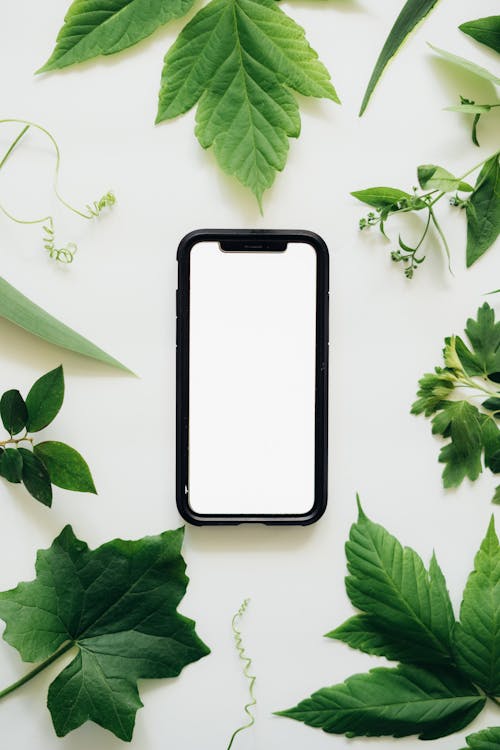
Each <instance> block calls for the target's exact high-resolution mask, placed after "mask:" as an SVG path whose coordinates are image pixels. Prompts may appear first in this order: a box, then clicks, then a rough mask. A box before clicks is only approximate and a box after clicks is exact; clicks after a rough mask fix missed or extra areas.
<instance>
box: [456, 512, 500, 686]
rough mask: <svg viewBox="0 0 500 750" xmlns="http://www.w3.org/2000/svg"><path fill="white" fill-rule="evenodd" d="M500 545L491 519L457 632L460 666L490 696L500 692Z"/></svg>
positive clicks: (471, 576)
mask: <svg viewBox="0 0 500 750" xmlns="http://www.w3.org/2000/svg"><path fill="white" fill-rule="evenodd" d="M499 613H500V545H499V543H498V537H497V535H496V532H495V523H494V521H493V518H492V519H491V523H490V526H489V528H488V532H487V534H486V538H485V539H484V541H483V543H482V545H481V549H480V550H479V552H478V553H477V555H476V560H475V565H474V570H473V572H472V573H471V574H470V576H469V580H468V581H467V585H466V587H465V591H464V596H463V600H462V606H461V608H460V623H458V624H457V627H456V632H455V642H456V656H457V662H458V664H459V666H460V669H461V670H462V671H463V673H464V674H466V675H467V676H468V677H469V679H470V680H472V681H473V682H474V683H475V684H476V685H479V687H480V688H482V689H483V690H484V692H485V693H486V694H487V695H493V696H499V695H500V618H499Z"/></svg>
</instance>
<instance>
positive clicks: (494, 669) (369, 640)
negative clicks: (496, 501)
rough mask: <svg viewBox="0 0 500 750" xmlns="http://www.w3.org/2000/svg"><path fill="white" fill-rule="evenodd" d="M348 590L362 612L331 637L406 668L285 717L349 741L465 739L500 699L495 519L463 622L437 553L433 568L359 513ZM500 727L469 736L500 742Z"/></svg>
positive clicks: (477, 744)
mask: <svg viewBox="0 0 500 750" xmlns="http://www.w3.org/2000/svg"><path fill="white" fill-rule="evenodd" d="M346 556H347V567H348V571H349V575H348V576H347V578H346V582H345V583H346V591H347V594H348V596H349V599H350V600H351V602H352V604H353V606H354V607H356V608H357V609H358V610H360V614H357V615H355V616H354V617H352V618H350V619H349V620H347V621H346V622H345V623H344V624H343V625H340V627H338V628H336V629H335V630H333V631H331V632H330V633H328V634H327V637H329V638H333V639H335V640H338V641H342V642H343V643H346V644H347V645H348V646H350V647H351V648H355V649H358V650H360V651H363V652H364V653H366V654H372V655H376V656H383V657H385V658H386V659H388V660H389V661H398V662H400V663H399V664H398V665H397V666H396V667H391V668H387V667H379V668H375V669H372V670H370V671H369V672H367V673H365V674H357V675H353V676H352V677H349V678H348V679H347V680H345V682H343V683H341V684H339V685H334V686H332V687H325V688H322V689H320V690H318V691H317V692H315V693H313V695H312V696H311V697H310V698H307V699H305V700H303V701H301V702H300V703H299V704H298V705H297V706H295V707H293V708H290V709H288V710H285V711H279V712H278V714H279V715H281V716H286V717H289V718H292V719H295V720H297V721H301V722H304V723H305V724H307V725H309V726H312V727H320V728H321V729H323V730H324V731H325V732H330V733H333V734H345V735H346V736H347V737H359V736H367V737H370V736H377V737H379V736H394V737H406V736H409V735H418V736H419V738H420V739H423V740H424V739H425V740H430V739H436V738H438V737H444V736H446V735H449V734H452V733H453V732H457V731H459V730H461V729H463V728H464V727H466V726H467V725H468V724H470V722H471V721H473V719H474V718H475V717H476V716H477V715H478V714H479V713H480V712H481V711H482V709H483V707H484V706H485V704H486V700H487V698H488V697H491V698H492V699H494V700H495V702H496V697H497V696H498V695H500V656H499V654H500V650H499V648H500V596H499V592H500V545H499V542H498V537H497V535H496V532H495V526H494V521H493V518H492V520H491V523H490V525H489V528H488V531H487V534H486V537H485V539H484V541H483V543H482V545H481V548H480V550H479V552H478V553H477V556H476V559H475V564H474V570H473V571H472V573H471V574H470V576H469V578H468V581H467V584H466V586H465V590H464V593H463V598H462V604H461V607H460V618H459V620H458V621H456V619H455V615H454V612H453V608H452V604H451V601H450V597H449V593H448V590H447V587H446V581H445V578H444V576H443V573H442V571H441V568H440V567H439V564H438V562H437V559H436V557H435V555H433V557H432V559H431V562H430V565H429V567H428V568H426V567H425V565H424V563H423V561H422V559H421V558H420V556H419V555H418V554H417V553H416V552H415V551H414V550H413V549H411V548H408V547H403V546H402V545H401V544H400V543H399V541H398V540H397V539H396V538H395V537H394V536H392V535H391V534H389V532H388V531H387V530H386V529H384V528H383V527H382V526H380V525H378V524H375V523H373V522H372V521H371V520H370V519H369V518H367V516H366V515H365V514H364V512H363V510H362V509H361V506H359V516H358V520H357V522H356V523H355V524H353V526H352V527H351V531H350V535H349V541H348V542H347V544H346ZM498 733H499V729H498V728H497V729H491V730H487V731H486V732H484V733H479V734H478V735H472V736H471V737H469V738H467V742H468V743H469V747H471V748H473V749H474V748H475V749H476V750H479V748H481V750H486V748H488V750H491V748H493V747H495V748H496V747H497V745H495V744H492V745H491V746H489V745H487V744H481V743H483V742H486V741H489V740H490V738H491V740H492V741H493V742H494V741H495V739H498Z"/></svg>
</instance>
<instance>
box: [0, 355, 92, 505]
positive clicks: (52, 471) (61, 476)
mask: <svg viewBox="0 0 500 750" xmlns="http://www.w3.org/2000/svg"><path fill="white" fill-rule="evenodd" d="M63 399H64V374H63V368H62V366H59V367H56V368H55V370H51V371H50V372H48V373H46V374H45V375H42V377H41V378H39V379H38V380H37V381H36V382H35V383H34V385H33V386H32V387H31V389H30V391H29V393H28V395H27V397H26V400H24V399H23V397H22V396H21V394H20V393H19V391H18V390H9V391H5V393H4V394H3V395H2V397H1V398H0V417H1V419H2V423H3V426H4V427H5V429H6V430H7V432H8V433H9V436H8V437H7V438H5V439H4V440H0V476H1V477H3V478H4V479H6V480H7V481H8V482H12V483H13V484H19V483H20V482H22V483H23V484H24V486H25V488H26V489H27V490H28V492H29V493H30V495H32V497H34V498H35V500H38V501H39V502H40V503H43V505H47V506H49V507H50V506H51V505H52V485H56V486H57V487H62V488H63V489H66V490H74V491H76V492H91V493H94V494H96V488H95V485H94V480H93V479H92V475H91V473H90V470H89V467H88V466H87V463H86V462H85V460H84V459H83V458H82V456H81V455H80V454H79V453H78V452H77V451H76V450H75V449H74V448H71V447H70V446H69V445H66V443H60V442H57V441H53V440H47V441H45V442H43V443H35V442H34V438H33V433H37V432H40V430H43V429H44V428H45V427H47V425H49V424H50V423H51V422H52V420H53V419H54V418H55V417H56V416H57V414H58V413H59V410H60V408H61V406H62V403H63Z"/></svg>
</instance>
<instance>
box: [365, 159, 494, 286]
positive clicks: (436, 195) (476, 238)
mask: <svg viewBox="0 0 500 750" xmlns="http://www.w3.org/2000/svg"><path fill="white" fill-rule="evenodd" d="M478 170H479V174H478V176H477V179H476V183H475V185H474V187H472V186H471V185H469V183H468V182H465V178H466V177H468V176H469V175H471V174H472V173H474V172H477V171H478ZM417 177H418V182H419V185H420V188H421V190H420V191H419V190H418V188H416V187H414V188H413V190H412V192H411V193H410V192H405V191H403V190H400V189H399V188H392V187H373V188H368V189H366V190H357V191H354V192H353V193H351V195H353V196H354V197H355V198H357V199H358V200H359V201H361V202H362V203H365V204H367V205H368V206H371V207H372V208H374V209H375V211H370V213H369V214H368V215H367V216H366V217H363V218H362V219H361V220H360V222H359V227H360V229H362V230H363V229H367V228H369V227H372V226H378V227H379V229H380V231H381V232H382V234H383V235H384V236H385V237H386V238H387V234H386V232H385V225H386V222H387V220H388V219H389V217H390V216H393V215H395V214H405V213H413V212H417V213H418V212H420V211H422V212H423V214H424V216H425V221H424V226H423V230H422V233H421V236H420V238H419V239H418V241H417V242H416V243H414V244H413V245H410V244H409V243H408V242H405V241H403V239H402V238H401V235H400V236H399V238H398V246H397V248H395V249H393V250H392V251H391V258H392V260H393V261H394V262H396V263H401V264H402V266H403V268H404V274H405V276H406V277H407V278H408V279H411V278H413V276H414V274H415V271H416V269H417V268H418V266H419V265H420V264H421V263H422V262H423V261H424V260H425V255H424V254H423V247H424V241H425V239H426V237H427V235H428V233H429V230H430V229H431V228H434V229H435V230H436V232H437V235H438V237H439V240H440V242H441V244H442V246H443V248H444V250H445V253H446V256H447V258H448V264H449V265H450V263H451V253H450V248H449V245H448V241H447V239H446V236H445V233H444V231H443V229H442V227H441V224H440V222H439V220H438V218H437V215H436V211H435V206H436V204H437V203H438V202H439V201H441V200H442V199H443V198H444V197H445V196H448V198H449V202H450V204H451V205H453V206H457V207H459V208H463V209H465V213H466V217H467V250H466V263H467V267H469V266H471V265H472V264H473V263H475V262H476V261H477V260H478V259H479V258H480V257H481V256H482V255H483V254H484V253H485V252H486V250H488V248H490V247H491V246H492V245H493V243H494V242H495V240H496V239H497V237H498V235H499V234H500V151H497V152H496V153H495V154H493V155H492V156H490V157H488V158H487V159H484V160H483V161H481V162H480V163H479V164H476V165H475V166H474V167H472V169H469V170H467V172H465V173H464V174H463V175H461V176H460V177H455V176H454V175H453V174H452V173H451V172H449V171H448V170H447V169H444V167H440V166H438V165H436V164H422V165H421V166H419V167H418V168H417ZM450 194H453V195H452V196H451V198H450ZM463 194H465V196H466V197H464V196H463ZM387 239H388V238H387Z"/></svg>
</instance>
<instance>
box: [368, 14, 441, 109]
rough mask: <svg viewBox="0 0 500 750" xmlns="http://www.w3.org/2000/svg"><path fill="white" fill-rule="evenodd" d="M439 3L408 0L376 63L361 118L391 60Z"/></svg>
mask: <svg viewBox="0 0 500 750" xmlns="http://www.w3.org/2000/svg"><path fill="white" fill-rule="evenodd" d="M437 2H438V0H407V2H406V3H405V4H404V6H403V9H402V10H401V13H400V14H399V16H398V17H397V18H396V21H395V23H394V26H393V27H392V29H391V31H390V33H389V36H388V37H387V39H386V41H385V44H384V46H383V47H382V51H381V52H380V55H379V56H378V59H377V62H376V63H375V67H374V69H373V72H372V74H371V77H370V80H369V82H368V86H367V87H366V91H365V95H364V97H363V101H362V103H361V109H360V111H359V115H360V117H361V115H362V114H363V112H364V111H365V109H366V107H367V105H368V102H369V101H370V97H371V95H372V94H373V91H374V90H375V87H376V85H377V83H378V81H379V78H380V76H381V75H382V73H383V71H384V69H385V67H386V65H387V63H388V62H389V60H390V59H391V58H392V57H394V55H395V54H396V52H397V51H398V49H399V48H400V47H401V45H402V44H403V42H404V40H405V39H406V37H407V36H408V35H409V34H410V33H411V32H412V31H413V29H414V28H415V26H417V24H419V23H420V22H421V21H422V20H423V19H424V18H425V17H426V16H427V15H428V14H429V13H430V12H431V10H432V9H433V8H434V6H435V5H437Z"/></svg>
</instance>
